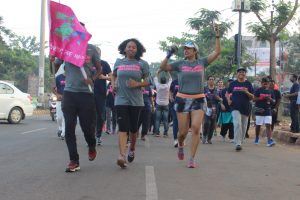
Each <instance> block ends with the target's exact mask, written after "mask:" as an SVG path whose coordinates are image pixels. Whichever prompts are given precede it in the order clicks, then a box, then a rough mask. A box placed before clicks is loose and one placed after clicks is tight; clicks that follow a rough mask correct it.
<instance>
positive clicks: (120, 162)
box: [117, 156, 127, 169]
mask: <svg viewBox="0 0 300 200" xmlns="http://www.w3.org/2000/svg"><path fill="white" fill-rule="evenodd" d="M117 165H119V166H120V167H121V168H122V169H125V168H126V167H127V162H126V160H125V156H120V157H119V159H118V160H117Z"/></svg>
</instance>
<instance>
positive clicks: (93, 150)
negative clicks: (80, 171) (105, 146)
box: [89, 148, 97, 161]
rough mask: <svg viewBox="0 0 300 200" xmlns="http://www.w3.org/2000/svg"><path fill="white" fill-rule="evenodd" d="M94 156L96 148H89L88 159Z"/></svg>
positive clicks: (90, 159) (92, 158)
mask: <svg viewBox="0 0 300 200" xmlns="http://www.w3.org/2000/svg"><path fill="white" fill-rule="evenodd" d="M96 156H97V151H96V149H95V148H91V149H89V161H93V160H95V158H96Z"/></svg>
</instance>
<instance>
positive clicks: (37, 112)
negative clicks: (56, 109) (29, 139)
mask: <svg viewBox="0 0 300 200" xmlns="http://www.w3.org/2000/svg"><path fill="white" fill-rule="evenodd" d="M32 115H33V116H39V115H50V112H49V110H34V111H33V114H32Z"/></svg>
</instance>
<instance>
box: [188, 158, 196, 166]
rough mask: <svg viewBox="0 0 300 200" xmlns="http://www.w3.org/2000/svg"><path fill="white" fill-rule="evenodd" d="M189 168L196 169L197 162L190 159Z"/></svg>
mask: <svg viewBox="0 0 300 200" xmlns="http://www.w3.org/2000/svg"><path fill="white" fill-rule="evenodd" d="M187 167H188V168H196V162H195V161H194V159H193V158H190V159H189V162H188V164H187Z"/></svg>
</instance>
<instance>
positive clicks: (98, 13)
mask: <svg viewBox="0 0 300 200" xmlns="http://www.w3.org/2000/svg"><path fill="white" fill-rule="evenodd" d="M55 1H56V2H60V3H62V4H65V5H68V6H69V7H71V8H72V9H73V11H74V13H75V14H76V16H77V18H78V19H79V20H80V21H82V22H84V23H85V24H86V28H87V30H88V31H89V32H90V33H91V34H92V38H91V40H90V43H92V44H97V45H99V46H100V48H101V50H102V56H101V58H102V59H103V60H106V61H108V62H109V63H110V64H111V65H112V64H113V63H114V61H115V60H116V58H119V57H121V55H119V53H118V50H117V49H118V45H119V44H120V43H121V42H122V41H124V40H126V39H128V38H137V39H138V40H140V41H141V42H142V43H143V45H144V46H145V48H146V50H147V51H146V53H145V54H144V56H143V59H144V60H146V61H148V62H149V63H151V62H160V61H161V60H162V59H163V58H164V57H165V52H162V51H161V50H160V49H159V44H158V42H159V41H163V40H166V38H167V37H169V36H177V37H180V36H181V34H182V33H183V32H191V30H190V29H189V27H188V26H186V21H187V19H188V18H191V17H195V14H196V12H197V11H199V10H200V9H201V8H206V9H209V10H218V11H220V12H221V16H222V20H228V19H229V20H231V21H233V22H235V26H234V27H233V30H232V33H230V34H231V35H228V37H231V36H232V35H234V34H235V33H237V32H238V27H237V24H238V13H236V12H232V10H231V5H232V0H127V1H122V0H108V1H101V0H60V1H59V0H55ZM41 2H42V0H0V5H1V6H0V16H2V17H3V22H4V23H3V24H2V25H3V26H5V27H6V28H9V29H11V30H12V31H13V32H15V33H16V34H17V35H21V36H36V37H37V39H38V41H39V40H40V24H41V20H40V16H41ZM46 11H47V9H46ZM250 15H251V14H243V21H244V20H245V21H247V20H248V21H249V19H250V20H251V16H250ZM252 19H253V15H252ZM47 22H48V14H46V29H45V30H46V36H45V39H46V41H48V38H49V34H48V33H49V27H48V23H47ZM245 23H246V22H245ZM243 30H244V29H243ZM242 34H243V32H242ZM45 52H46V54H48V52H49V50H46V51H45Z"/></svg>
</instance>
